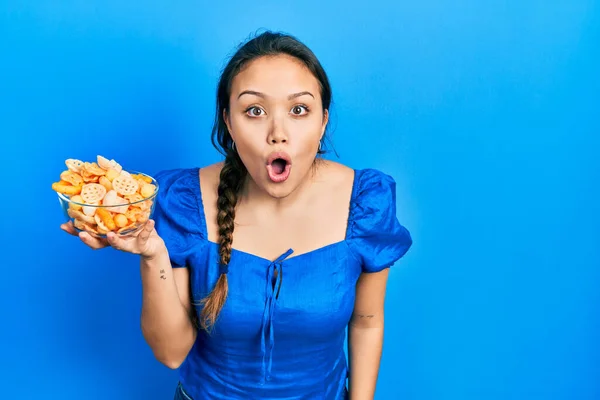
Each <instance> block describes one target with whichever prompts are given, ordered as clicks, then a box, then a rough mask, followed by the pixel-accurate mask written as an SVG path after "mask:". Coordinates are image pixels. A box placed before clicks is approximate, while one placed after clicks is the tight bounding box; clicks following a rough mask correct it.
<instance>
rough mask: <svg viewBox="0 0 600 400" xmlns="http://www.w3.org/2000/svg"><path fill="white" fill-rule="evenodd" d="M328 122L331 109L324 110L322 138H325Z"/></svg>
mask: <svg viewBox="0 0 600 400" xmlns="http://www.w3.org/2000/svg"><path fill="white" fill-rule="evenodd" d="M328 122H329V110H323V126H322V128H321V139H323V135H324V134H325V129H326V128H327V123H328Z"/></svg>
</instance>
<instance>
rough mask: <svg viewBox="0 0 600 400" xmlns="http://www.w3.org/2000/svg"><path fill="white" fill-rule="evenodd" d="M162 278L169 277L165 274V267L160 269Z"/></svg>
mask: <svg viewBox="0 0 600 400" xmlns="http://www.w3.org/2000/svg"><path fill="white" fill-rule="evenodd" d="M160 279H163V280H166V279H167V277H166V275H165V270H164V269H161V270H160Z"/></svg>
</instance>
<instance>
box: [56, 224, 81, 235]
mask: <svg viewBox="0 0 600 400" xmlns="http://www.w3.org/2000/svg"><path fill="white" fill-rule="evenodd" d="M60 229H62V230H63V231H65V232H67V233H68V234H69V235H73V236H79V232H77V230H76V229H75V227H74V226H73V223H72V222H71V221H69V222H66V223H64V224H61V225H60Z"/></svg>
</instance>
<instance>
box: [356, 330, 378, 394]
mask: <svg viewBox="0 0 600 400" xmlns="http://www.w3.org/2000/svg"><path fill="white" fill-rule="evenodd" d="M348 344H349V351H348V353H349V357H350V382H349V388H350V400H372V399H373V398H374V396H375V386H376V384H377V376H378V373H379V363H380V361H381V351H382V348H383V326H372V327H361V326H355V325H353V324H350V326H349V327H348Z"/></svg>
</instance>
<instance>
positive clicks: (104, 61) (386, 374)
mask: <svg viewBox="0 0 600 400" xmlns="http://www.w3.org/2000/svg"><path fill="white" fill-rule="evenodd" d="M599 7H600V6H599V4H598V2H594V1H583V0H571V1H552V2H542V1H526V2H524V1H499V2H482V1H475V0H465V1H453V2H450V1H448V2H442V1H428V0H426V1H419V2H402V3H400V2H395V1H369V2H366V3H365V2H351V1H344V2H339V1H337V2H323V4H321V3H320V2H314V1H302V2H275V1H263V2H236V1H233V2H232V1H228V2H210V3H206V4H202V3H200V2H192V1H177V2H167V1H163V2H157V1H148V2H137V1H131V0H119V1H116V0H106V1H102V2H101V1H91V0H87V1H57V0H53V1H42V0H36V1H32V0H29V1H25V0H20V1H8V2H7V1H0V135H1V139H0V149H1V150H0V151H1V153H0V156H1V157H0V179H1V182H2V185H3V186H2V189H1V190H2V196H0V205H1V207H2V208H1V210H2V217H1V219H0V221H1V224H2V229H0V235H1V236H0V239H1V240H0V246H2V251H1V253H0V257H1V259H0V260H1V261H0V265H1V266H2V273H1V274H0V277H1V279H0V293H1V298H0V317H1V319H0V321H1V323H2V327H1V329H0V354H1V356H0V359H1V366H2V371H1V374H0V382H1V384H0V398H2V399H12V398H19V399H33V398H60V399H63V400H70V399H82V398H85V399H88V400H94V399H103V400H105V399H111V400H119V399H123V400H125V399H171V398H172V395H173V391H174V389H175V383H176V381H177V373H176V372H175V371H171V370H169V369H167V368H166V367H163V366H162V365H161V364H159V363H158V362H157V361H155V360H154V358H153V356H152V354H151V351H150V349H149V348H148V347H147V345H146V344H145V342H144V341H143V338H142V336H141V332H140V328H139V312H140V306H141V287H140V282H139V270H138V261H137V258H136V257H135V256H132V255H128V254H124V253H118V252H116V251H113V250H105V251H100V252H93V251H91V250H89V249H88V248H86V247H85V246H84V245H83V244H82V243H80V242H78V241H77V239H75V238H72V237H70V236H68V235H66V234H64V233H63V232H62V231H60V230H59V224H60V223H61V222H62V219H61V218H62V216H61V212H60V209H59V203H58V201H57V199H56V195H55V193H54V192H53V191H52V190H51V188H50V185H51V183H52V182H54V181H56V180H57V177H58V175H59V174H60V172H61V171H62V170H63V169H64V160H65V159H66V158H72V157H73V158H79V159H82V160H92V159H94V158H95V156H96V155H97V154H102V155H105V156H107V157H109V158H115V159H117V160H118V161H120V162H121V163H122V164H123V165H124V166H125V167H126V168H130V169H138V170H141V171H145V172H148V173H155V172H156V171H158V170H161V169H165V168H177V167H189V166H200V165H206V164H209V163H212V162H215V161H218V160H219V157H218V154H217V153H216V151H215V150H213V148H212V147H211V146H210V142H209V134H210V132H209V131H210V128H211V123H212V119H213V116H214V110H213V104H214V92H215V85H216V80H217V78H218V74H219V71H220V69H221V68H222V67H223V65H224V61H225V59H226V57H227V55H229V54H231V52H232V51H233V49H234V47H235V46H236V45H237V44H239V43H240V42H241V41H242V40H244V39H245V38H247V37H248V36H249V34H250V33H252V32H254V31H256V29H258V28H270V29H275V30H284V31H287V32H290V33H292V34H295V35H297V36H298V37H299V38H300V39H301V40H303V41H304V42H305V43H306V44H308V45H309V46H310V47H311V48H312V49H313V50H314V51H315V53H316V54H317V56H318V57H319V58H320V59H321V61H322V63H323V65H324V66H325V68H326V70H327V72H328V73H329V75H330V77H331V82H332V85H333V89H334V101H335V107H334V110H333V111H334V113H333V121H332V122H333V128H334V135H333V141H334V144H335V148H336V150H337V151H338V153H339V156H340V157H339V159H338V161H341V162H343V163H346V164H348V165H350V166H352V167H356V168H363V167H374V168H379V169H382V170H384V171H386V172H387V173H389V174H391V175H392V176H393V177H394V178H395V179H396V180H397V182H398V215H399V218H400V220H401V221H402V223H403V224H405V225H406V226H407V227H408V228H409V229H410V230H411V232H412V234H413V237H414V240H415V244H414V246H413V248H412V249H411V251H410V252H409V253H408V254H407V255H406V257H405V258H404V259H403V260H402V261H401V262H399V263H398V264H397V265H396V266H395V267H394V268H393V270H392V272H391V275H390V281H389V289H388V296H387V303H386V331H385V333H386V339H385V345H384V347H385V351H384V355H383V360H382V365H381V373H380V378H379V383H378V391H377V396H376V398H377V399H378V400H385V399H414V400H451V399H452V400H454V399H457V400H458V399H466V400H469V399H483V400H488V399H489V400H496V399H497V400H501V399H502V400H504V399H519V400H520V399H523V400H525V399H545V400H546V399H547V400H555V399H569V400H571V399H598V398H600V380H599V376H600V346H599V344H598V338H599V337H600V317H599V316H598V314H599V313H600V292H599V290H598V287H599V283H600V272H599V267H600V254H599V253H600V250H599V248H600V246H598V244H599V238H600V232H599V227H598V226H599V225H598V224H599V222H600V218H599V214H600V212H599V211H600V210H599V208H600V202H599V201H598V194H599V190H598V186H597V184H598V178H599V176H598V175H599V172H600V168H599V165H598V164H599V162H598V160H597V156H596V153H597V152H598V146H599V145H600V141H599V139H598V136H599V133H600V129H599V122H600V121H599V119H600V104H599V100H598V93H599V92H600V80H599V78H598V75H599V71H600V57H599V51H600V23H599V22H600V20H599V17H600V8H599Z"/></svg>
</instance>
